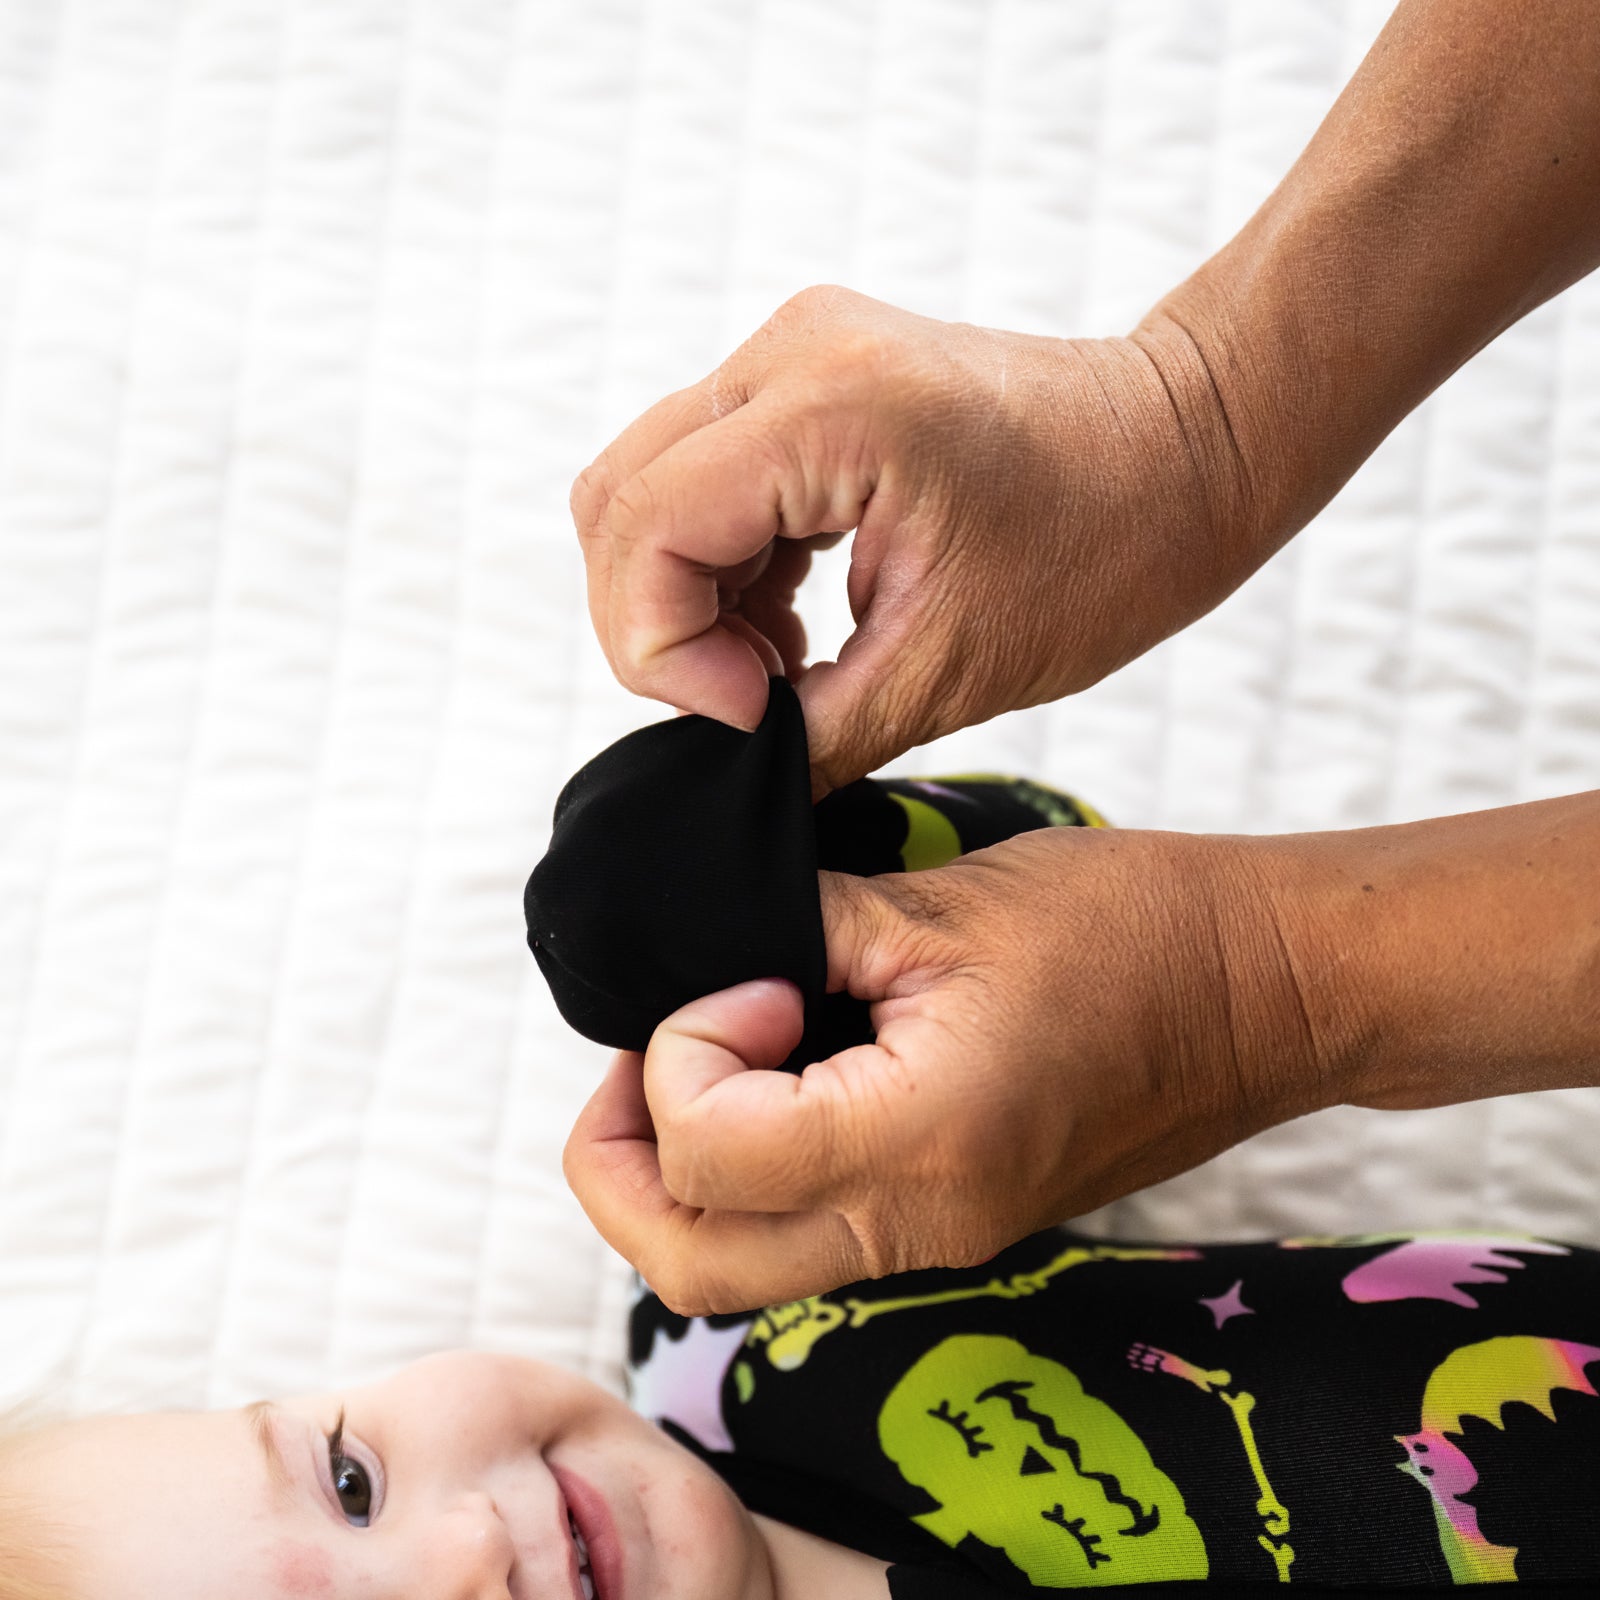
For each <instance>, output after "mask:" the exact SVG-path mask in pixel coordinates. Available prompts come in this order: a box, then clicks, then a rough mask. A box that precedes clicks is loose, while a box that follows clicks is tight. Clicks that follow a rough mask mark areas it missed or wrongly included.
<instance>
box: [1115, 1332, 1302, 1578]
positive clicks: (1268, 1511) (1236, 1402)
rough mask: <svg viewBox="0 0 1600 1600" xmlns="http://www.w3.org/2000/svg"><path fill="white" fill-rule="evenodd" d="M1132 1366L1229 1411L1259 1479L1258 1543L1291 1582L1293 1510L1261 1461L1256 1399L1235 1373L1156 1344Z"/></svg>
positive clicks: (1134, 1352)
mask: <svg viewBox="0 0 1600 1600" xmlns="http://www.w3.org/2000/svg"><path fill="white" fill-rule="evenodd" d="M1128 1364H1129V1365H1130V1366H1131V1367H1133V1368H1134V1370H1135V1371H1137V1372H1165V1373H1167V1374H1168V1375H1169V1376H1171V1377H1174V1378H1182V1379H1183V1381H1184V1382H1185V1383H1192V1384H1193V1385H1194V1386H1195V1388H1197V1389H1198V1390H1199V1391H1200V1392H1201V1394H1214V1395H1215V1396H1216V1397H1217V1398H1218V1399H1219V1400H1220V1401H1221V1402H1222V1403H1223V1405H1225V1406H1226V1407H1227V1408H1228V1411H1229V1413H1230V1414H1231V1415H1232V1417H1233V1425H1234V1427H1236V1428H1237V1429H1238V1430H1239V1442H1240V1443H1241V1444H1242V1445H1243V1446H1244V1454H1245V1460H1246V1461H1248V1462H1249V1463H1250V1475H1251V1477H1253V1478H1254V1479H1255V1480H1256V1488H1257V1490H1258V1491H1259V1498H1258V1499H1257V1500H1256V1515H1257V1516H1258V1517H1260V1518H1261V1526H1262V1527H1263V1528H1264V1529H1265V1530H1266V1531H1265V1532H1263V1533H1260V1534H1257V1536H1256V1542H1257V1543H1258V1544H1259V1545H1260V1546H1261V1548H1262V1549H1263V1550H1265V1551H1266V1552H1267V1554H1268V1555H1269V1556H1271V1557H1272V1564H1273V1565H1274V1566H1275V1567H1276V1568H1277V1569H1278V1582H1279V1583H1287V1582H1288V1581H1289V1566H1290V1563H1291V1562H1292V1561H1293V1560H1294V1546H1293V1545H1291V1544H1290V1543H1289V1540H1288V1538H1287V1537H1286V1536H1287V1534H1288V1532H1289V1508H1288V1507H1287V1506H1285V1505H1284V1503H1283V1502H1282V1501H1281V1500H1280V1499H1279V1498H1278V1496H1277V1493H1276V1491H1275V1490H1274V1489H1273V1487H1272V1483H1271V1480H1270V1479H1268V1477H1267V1469H1266V1466H1265V1464H1264V1463H1263V1462H1262V1460H1261V1450H1260V1448H1259V1447H1258V1445H1257V1444H1256V1431H1255V1429H1254V1428H1253V1427H1252V1426H1251V1423H1250V1413H1251V1412H1252V1411H1254V1410H1255V1408H1256V1397H1255V1396H1254V1395H1253V1394H1250V1393H1248V1392H1246V1391H1245V1390H1243V1389H1235V1388H1233V1387H1232V1385H1233V1374H1232V1373H1231V1372H1223V1371H1221V1370H1220V1369H1217V1368H1207V1367H1197V1366H1196V1365H1195V1364H1194V1362H1192V1361H1185V1360H1184V1359H1183V1357H1182V1356H1175V1355H1174V1354H1173V1353H1172V1352H1171V1351H1170V1350H1158V1349H1157V1348H1156V1347H1155V1346H1154V1345H1152V1344H1136V1345H1134V1346H1133V1348H1132V1349H1131V1350H1129V1351H1128Z"/></svg>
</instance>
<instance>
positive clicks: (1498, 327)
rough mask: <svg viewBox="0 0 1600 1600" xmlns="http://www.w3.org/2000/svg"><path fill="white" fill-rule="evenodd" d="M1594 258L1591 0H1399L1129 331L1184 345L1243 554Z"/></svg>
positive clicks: (1597, 125) (1598, 125)
mask: <svg viewBox="0 0 1600 1600" xmlns="http://www.w3.org/2000/svg"><path fill="white" fill-rule="evenodd" d="M1597 262H1600V13H1597V11H1596V8H1595V6H1594V5H1593V3H1592V0H1540V3H1539V4H1521V3H1507V0H1405V3H1403V4H1402V5H1400V6H1399V8H1398V9H1397V10H1396V12H1395V14H1394V16H1393V18H1392V19H1391V20H1390V22H1389V24H1388V26H1387V27H1386V28H1385V29H1384V32H1383V34H1382V35H1381V36H1380V38H1379V40H1378V42H1377V43H1376V45H1374V47H1373V49H1372V51H1371V52H1370V53H1369V55H1368V56H1367V58H1366V60H1365V61H1364V62H1363V63H1362V65H1361V67H1360V69H1359V70H1358V71H1357V72H1356V74H1355V76H1354V77H1353V78H1352V79H1351V81H1350V83H1349V85H1348V86H1347V87H1346V89H1345V91H1344V93H1343V94H1342V95H1341V96H1340V97H1339V100H1338V102H1337V103H1336V104H1335V106H1334V107H1333V109H1332V111H1331V112H1330V113H1329V115H1328V117H1327V118H1326V120H1325V121H1324V122H1323V124H1322V126H1321V127H1320V128H1319V130H1318V131H1317V134H1316V136H1315V137H1314V138H1313V139H1312V141H1311V143H1310V145H1309V146H1308V147H1307V149H1306V151H1305V152H1304V154H1303V155H1302V156H1301V158H1300V159H1299V161H1298V162H1296V164H1295V166H1294V167H1293V169H1292V170H1291V171H1290V172H1289V174H1288V176H1287V177H1286V178H1285V179H1284V181H1283V182H1282V183H1281V184H1280V185H1279V187H1278V188H1277V189H1276V190H1275V191H1274V193H1273V194H1272V195H1271V196H1270V198H1269V199H1268V200H1267V202H1266V203H1265V204H1264V205H1263V206H1262V207H1261V209H1260V210H1259V211H1258V212H1257V213H1256V215H1255V216H1254V217H1253V218H1252V219H1251V221H1250V222H1249V223H1248V224H1247V225H1246V226H1245V228H1244V229H1243V230H1241V232H1240V233H1239V234H1238V235H1237V237H1236V238H1235V239H1234V240H1233V241H1232V242H1231V243H1230V244H1228V245H1227V246H1226V247H1225V248H1224V249H1223V250H1221V251H1220V252H1219V253H1218V254H1217V255H1216V256H1215V257H1213V258H1212V259H1211V260H1210V261H1209V262H1207V263H1206V265H1205V266H1204V267H1202V268H1201V269H1200V271H1199V272H1197V273H1196V274H1195V276H1194V277H1193V278H1191V279H1190V280H1189V281H1188V282H1187V283H1185V284H1183V285H1182V286H1181V287H1180V288H1179V289H1177V290H1176V291H1175V292H1174V293H1173V294H1172V295H1170V296H1168V298H1167V299H1166V300H1164V301H1163V302H1162V303H1161V305H1159V306H1158V307H1157V308H1156V310H1155V311H1154V312H1152V314H1151V317H1150V318H1149V319H1148V320H1147V323H1146V324H1145V326H1144V328H1142V329H1141V332H1140V334H1139V335H1136V337H1143V338H1146V339H1148V340H1149V341H1150V342H1151V344H1152V347H1153V348H1155V349H1157V350H1158V351H1159V350H1163V349H1164V350H1171V349H1172V348H1173V334H1174V332H1175V331H1176V332H1178V333H1180V334H1181V335H1182V337H1183V339H1186V340H1187V341H1192V344H1193V349H1194V353H1195V355H1196V357H1197V361H1196V362H1195V367H1196V369H1198V368H1199V367H1202V366H1203V369H1204V372H1203V377H1202V379H1201V380H1200V381H1199V382H1198V383H1197V382H1196V381H1195V376H1194V373H1193V372H1191V373H1189V374H1188V375H1187V392H1188V393H1189V394H1190V395H1200V396H1201V397H1202V398H1203V399H1204V400H1205V401H1206V402H1207V403H1209V404H1211V405H1212V406H1214V407H1215V409H1216V410H1217V411H1219V412H1220V413H1221V415H1220V418H1219V421H1220V423H1221V426H1222V428H1223V430H1224V434H1225V437H1227V438H1228V439H1229V441H1230V444H1231V446H1232V447H1233V448H1236V450H1237V453H1238V456H1239V460H1240V472H1241V476H1242V480H1243V483H1244V486H1245V489H1246V491H1247V498H1246V503H1245V505H1244V506H1243V508H1242V511H1241V513H1240V514H1239V515H1238V516H1236V518H1235V530H1234V531H1235V535H1236V537H1238V538H1240V539H1242V540H1245V541H1247V542H1249V543H1250V544H1251V545H1252V546H1253V548H1252V550H1251V551H1250V553H1249V555H1248V556H1246V557H1245V559H1249V560H1257V561H1258V560H1260V559H1264V557H1265V555H1266V554H1268V553H1270V551H1271V550H1272V549H1273V548H1276V546H1277V545H1278V544H1280V543H1282V542H1283V540H1285V539H1287V538H1288V537H1289V536H1290V535H1291V534H1292V533H1294V532H1295V531H1296V530H1297V529H1298V528H1300V527H1301V526H1302V525H1303V524H1304V523H1305V522H1306V521H1307V520H1308V519H1309V518H1310V517H1311V516H1313V515H1314V514H1315V513H1316V512H1317V511H1318V510H1319V509H1320V508H1321V506H1322V505H1324V504H1325V503H1326V502H1327V500H1328V499H1329V498H1330V497H1331V496H1332V495H1333V494H1334V493H1335V492H1336V491H1337V490H1338V488H1339V487H1340V485H1341V484H1343V483H1344V481H1345V480H1346V479H1347V478H1348V477H1349V476H1350V474H1351V473H1352V472H1353V471H1354V470H1355V469H1356V467H1357V466H1359V465H1360V463H1361V462H1362V461H1363V460H1364V459H1365V458H1366V456H1367V455H1368V454H1369V453H1370V452H1371V451H1372V450H1373V449H1374V448H1375V447H1376V445H1377V444H1378V443H1379V442H1380V441H1381V440H1382V439H1383V438H1384V437H1385V435H1386V434H1387V433H1388V432H1389V431H1390V430H1391V429H1392V428H1393V427H1394V426H1395V424H1396V423H1397V422H1399V421H1400V419H1401V418H1403V417H1404V416H1405V415H1406V414H1407V412H1409V411H1410V410H1411V409H1412V408H1413V407H1414V406H1415V405H1417V403H1418V402H1419V401H1421V400H1422V399H1423V398H1424V397H1425V396H1426V395H1427V394H1428V393H1429V392H1430V391H1431V390H1432V389H1433V388H1435V387H1436V386H1437V385H1438V384H1439V383H1440V382H1442V381H1443V380H1444V379H1445V378H1446V377H1448V376H1449V374H1450V373H1451V372H1453V371H1454V370H1455V369H1456V368H1457V367H1458V366H1460V365H1461V363H1462V362H1464V361H1465V360H1467V359H1468V358H1469V357H1470V356H1471V355H1472V354H1473V353H1474V352H1475V351H1477V350H1479V349H1481V348H1482V346H1483V345H1485V344H1486V343H1488V342H1489V341H1490V340H1491V339H1493V338H1494V337H1495V336H1496V335H1497V334H1498V333H1500V332H1501V331H1502V330H1504V329H1505V328H1507V327H1508V326H1510V324H1512V323H1513V322H1515V321H1516V320H1517V319H1518V318H1519V317H1521V316H1523V315H1524V314H1525V313H1527V312H1528V311H1529V310H1531V309H1532V308H1533V307H1534V306H1536V305H1538V304H1540V303H1541V302H1542V301H1544V300H1546V299H1548V298H1549V297H1550V296H1551V295H1553V294H1556V293H1558V292H1559V291H1560V290H1561V289H1563V288H1565V287H1566V286H1567V285H1568V284H1570V283H1572V282H1574V281H1575V280H1576V279H1578V278H1580V277H1582V276H1583V275H1584V274H1585V273H1587V272H1588V271H1590V270H1591V268H1593V267H1594V266H1595V265H1596V263H1597ZM1213 385H1214V390H1213V388H1212V386H1213Z"/></svg>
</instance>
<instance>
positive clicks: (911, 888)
mask: <svg viewBox="0 0 1600 1600" xmlns="http://www.w3.org/2000/svg"><path fill="white" fill-rule="evenodd" d="M949 871H950V869H949V868H948V867H941V868H937V869H935V870H933V871H928V872H919V873H916V874H915V875H912V874H910V873H886V874H885V875H884V876H882V877H879V878H856V877H852V876H851V875H850V874H849V873H845V872H819V873H818V874H817V882H818V887H819V889H820V890H821V898H822V934H823V939H824V941H825V943H826V944H827V948H828V992H829V993H830V994H836V993H838V992H839V991H840V990H845V989H847V990H849V992H850V993H851V994H853V995H854V996H855V997H856V998H857V999H858V1000H868V1001H871V1002H873V1003H874V1010H873V1020H874V1021H875V1022H876V1023H877V1024H878V1026H879V1027H880V1029H881V1027H882V1024H883V1021H884V1020H885V1018H886V1015H887V1013H886V1012H885V1011H884V1009H883V1005H884V1002H889V1005H890V1009H891V1010H892V1009H893V1002H894V1001H895V1000H896V999H898V998H901V997H904V996H908V995H912V994H917V993H920V992H922V991H923V990H926V989H928V988H931V987H932V986H933V985H935V984H936V983H937V982H938V981H939V980H940V979H941V978H943V977H944V976H945V975H946V974H947V973H948V971H949V967H950V964H951V947H950V941H949V938H948V936H947V935H946V933H945V932H944V929H943V921H942V918H941V917H940V915H939V913H938V909H937V908H938V906H939V904H940V903H941V900H942V899H943V896H942V894H941V892H940V890H941V885H942V884H943V882H944V879H945V874H946V873H948V872H949Z"/></svg>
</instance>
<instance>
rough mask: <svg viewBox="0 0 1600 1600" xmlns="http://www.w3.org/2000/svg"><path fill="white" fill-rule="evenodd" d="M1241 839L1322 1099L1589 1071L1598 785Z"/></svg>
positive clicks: (1599, 1019) (1594, 1046)
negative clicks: (1475, 807)
mask: <svg viewBox="0 0 1600 1600" xmlns="http://www.w3.org/2000/svg"><path fill="white" fill-rule="evenodd" d="M1240 845H1241V848H1242V849H1243V850H1244V851H1245V853H1246V855H1247V856H1248V857H1249V858H1250V859H1251V861H1252V863H1253V869H1254V870H1255V872H1256V873H1257V875H1258V878H1259V879H1260V880H1261V881H1264V882H1266V883H1268V884H1269V885H1270V894H1271V900H1272V904H1273V913H1274V919H1275V922H1276V926H1277V928H1278V929H1279V931H1280V933H1281V936H1282V938H1283V941H1284V947H1285V953H1286V960H1287V961H1288V962H1289V964H1290V965H1291V966H1292V968H1293V970H1294V971H1295V973H1296V974H1297V978H1298V988H1299V994H1300V998H1301V1001H1302V1003H1303V1004H1304V1007H1305V1011H1306V1015H1307V1018H1308V1027H1309V1029H1310V1031H1311V1032H1312V1033H1313V1034H1314V1036H1315V1038H1316V1041H1317V1060H1318V1071H1319V1073H1320V1075H1321V1077H1322V1079H1323V1082H1324V1085H1325V1090H1326V1097H1327V1100H1328V1103H1330V1104H1333V1103H1340V1102H1344V1103H1349V1104H1354V1105H1365V1106H1371V1107H1375V1108H1379V1109H1386V1110H1410V1109H1417V1108H1421V1107H1425V1106H1434V1105H1450V1104H1455V1103H1457V1102H1460V1101H1465V1100H1474V1099H1481V1098H1485V1097H1487V1096H1493V1095H1501V1094H1512V1093H1518V1092H1522V1091H1527V1090H1537V1089H1553V1088H1565V1087H1576V1086H1579V1085H1583V1084H1591V1083H1595V1082H1597V1081H1600V1043H1597V1041H1600V924H1597V923H1596V920H1595V916H1594V906H1595V904H1596V903H1597V902H1600V794H1591V795H1573V796H1569V797H1567V798H1565V799H1561V800H1550V801H1541V802H1537V803H1534V804H1528V805H1521V806H1509V807H1505V808H1503V809H1501V810H1498V811H1484V812H1476V813H1468V814H1465V815H1462V816H1455V817H1441V818H1435V819H1432V820H1430V821H1425V822H1415V823H1407V824H1402V825H1399V826H1393V827H1384V828H1364V829H1355V830H1350V831H1348V832H1340V833H1322V834H1303V835H1298V836H1289V837H1280V838H1260V839H1254V840H1246V841H1240Z"/></svg>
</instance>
